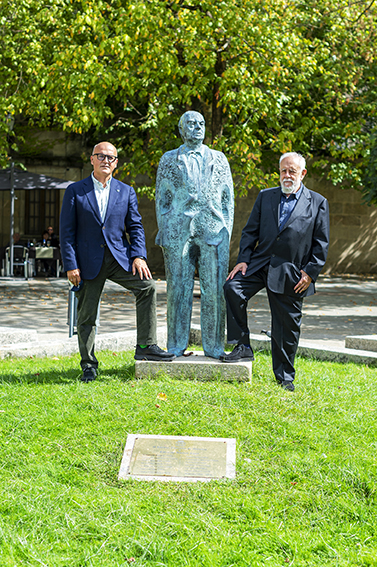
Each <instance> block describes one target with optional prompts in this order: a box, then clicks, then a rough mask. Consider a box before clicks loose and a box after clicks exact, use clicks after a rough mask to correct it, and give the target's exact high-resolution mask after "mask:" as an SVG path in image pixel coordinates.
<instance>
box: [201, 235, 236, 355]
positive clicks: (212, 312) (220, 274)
mask: <svg viewBox="0 0 377 567" xmlns="http://www.w3.org/2000/svg"><path fill="white" fill-rule="evenodd" d="M228 264H229V238H228V233H226V237H225V238H224V241H223V242H221V243H220V244H219V245H217V246H212V245H209V244H202V245H201V247H200V255H199V259H198V265H199V279H200V291H201V313H200V323H201V331H202V344H203V350H204V353H205V355H206V356H211V357H213V358H220V356H222V355H223V354H224V333H225V298H224V292H223V285H224V282H225V279H226V275H227V272H228Z"/></svg>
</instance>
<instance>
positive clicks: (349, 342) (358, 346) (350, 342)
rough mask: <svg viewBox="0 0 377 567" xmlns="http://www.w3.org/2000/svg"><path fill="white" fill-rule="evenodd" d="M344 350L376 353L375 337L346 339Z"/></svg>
mask: <svg viewBox="0 0 377 567" xmlns="http://www.w3.org/2000/svg"><path fill="white" fill-rule="evenodd" d="M346 348H352V349H355V350H368V351H372V352H377V335H355V336H353V337H352V336H350V337H346Z"/></svg>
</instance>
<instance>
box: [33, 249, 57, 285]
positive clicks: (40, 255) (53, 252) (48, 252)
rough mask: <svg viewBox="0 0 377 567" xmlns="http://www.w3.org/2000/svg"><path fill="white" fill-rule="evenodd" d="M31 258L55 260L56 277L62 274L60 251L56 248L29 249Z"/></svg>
mask: <svg viewBox="0 0 377 567" xmlns="http://www.w3.org/2000/svg"><path fill="white" fill-rule="evenodd" d="M29 258H34V259H35V260H55V262H56V277H57V278H58V277H59V273H60V259H61V255H60V250H59V248H57V247H55V246H37V247H36V248H29Z"/></svg>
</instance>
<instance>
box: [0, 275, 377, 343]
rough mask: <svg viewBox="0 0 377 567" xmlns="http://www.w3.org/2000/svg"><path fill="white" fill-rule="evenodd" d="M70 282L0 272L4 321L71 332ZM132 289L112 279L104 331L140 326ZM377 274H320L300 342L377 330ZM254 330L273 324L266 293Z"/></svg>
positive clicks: (58, 334) (62, 334)
mask: <svg viewBox="0 0 377 567" xmlns="http://www.w3.org/2000/svg"><path fill="white" fill-rule="evenodd" d="M68 289H69V288H68V283H67V281H66V280H65V279H64V278H59V279H57V278H51V279H44V278H34V279H31V280H29V281H25V280H23V279H21V278H13V279H10V278H0V327H13V328H19V329H35V330H36V331H37V333H38V339H39V341H46V340H49V341H62V340H65V339H67V338H68V324H67V311H68V309H67V305H68ZM157 291H158V295H157V303H158V307H157V319H158V325H159V326H165V325H166V283H165V281H163V280H157ZM134 303H135V301H134V298H133V296H132V294H131V293H129V292H127V291H125V290H124V289H123V288H121V287H120V286H118V285H117V284H113V283H112V282H107V283H106V286H105V288H104V291H103V294H102V299H101V315H100V328H99V335H102V334H108V333H119V332H124V331H132V330H134V329H135V307H134ZM376 317H377V280H375V279H363V278H359V277H326V276H322V277H320V278H319V281H318V283H317V294H315V295H314V296H312V297H309V298H307V299H306V300H305V302H304V316H303V323H302V332H301V340H300V344H309V343H310V344H312V346H316V348H322V347H326V348H328V347H329V346H332V347H339V348H341V347H344V341H345V338H346V336H348V335H372V334H375V333H376V332H377V319H376ZM192 324H194V325H195V324H196V325H199V324H200V290H199V284H198V283H196V284H195V290H194V305H193V317H192ZM249 326H250V331H251V333H253V334H255V335H259V333H260V331H261V330H262V329H269V328H270V312H269V308H268V301H267V295H266V293H265V292H264V291H262V292H260V293H259V294H258V295H257V296H255V297H254V298H253V299H252V300H250V302H249Z"/></svg>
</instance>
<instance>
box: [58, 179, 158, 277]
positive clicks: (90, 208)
mask: <svg viewBox="0 0 377 567" xmlns="http://www.w3.org/2000/svg"><path fill="white" fill-rule="evenodd" d="M105 245H106V246H108V247H109V250H110V252H111V253H112V255H113V256H114V258H115V259H116V260H117V262H118V263H119V265H120V266H122V268H124V269H125V270H126V271H127V272H130V271H131V270H132V262H133V259H134V258H136V257H138V256H142V257H144V258H146V256H147V251H146V247H145V234H144V229H143V225H142V222H141V215H140V213H139V210H138V205H137V197H136V193H135V191H134V189H132V187H130V186H129V185H126V184H125V183H122V182H121V181H118V180H116V179H112V180H111V183H110V194H109V202H108V206H107V211H106V217H105V220H104V222H102V220H101V215H100V212H99V208H98V203H97V198H96V196H95V192H94V185H93V181H92V177H91V176H89V177H87V178H86V179H83V180H82V181H78V182H77V183H73V184H72V185H69V187H67V189H66V191H65V193H64V198H63V205H62V210H61V213H60V247H61V254H62V258H63V265H64V270H65V271H68V270H75V269H76V268H79V269H80V271H81V277H82V279H84V280H85V279H88V280H91V279H93V278H95V277H96V276H97V275H98V273H99V271H100V269H101V266H102V262H103V257H104V250H105Z"/></svg>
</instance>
